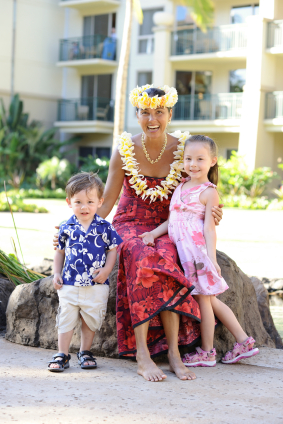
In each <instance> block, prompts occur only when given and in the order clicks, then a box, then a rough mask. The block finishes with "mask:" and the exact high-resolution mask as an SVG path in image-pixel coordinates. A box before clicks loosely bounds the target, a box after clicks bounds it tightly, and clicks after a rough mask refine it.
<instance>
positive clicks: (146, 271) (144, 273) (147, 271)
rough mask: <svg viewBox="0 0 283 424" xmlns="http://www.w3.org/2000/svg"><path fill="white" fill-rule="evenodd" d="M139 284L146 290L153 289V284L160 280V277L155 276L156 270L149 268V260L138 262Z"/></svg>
mask: <svg viewBox="0 0 283 424" xmlns="http://www.w3.org/2000/svg"><path fill="white" fill-rule="evenodd" d="M137 265H138V269H137V284H141V285H142V286H143V287H145V288H147V289H148V288H149V287H152V285H153V283H155V282H156V281H158V280H159V277H158V276H157V275H155V274H154V270H153V269H152V268H149V267H148V266H147V265H148V260H147V258H144V259H142V260H141V261H139V262H137Z"/></svg>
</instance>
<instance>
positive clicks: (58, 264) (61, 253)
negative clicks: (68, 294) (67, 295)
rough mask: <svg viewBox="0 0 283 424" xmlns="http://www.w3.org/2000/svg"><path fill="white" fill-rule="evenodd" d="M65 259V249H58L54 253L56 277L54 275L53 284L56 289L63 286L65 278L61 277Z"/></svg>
mask: <svg viewBox="0 0 283 424" xmlns="http://www.w3.org/2000/svg"><path fill="white" fill-rule="evenodd" d="M64 261H65V250H59V249H57V250H56V252H55V255H54V263H53V268H54V277H53V286H54V289H55V290H60V289H61V288H62V286H63V280H62V277H61V272H62V269H63V265H64Z"/></svg>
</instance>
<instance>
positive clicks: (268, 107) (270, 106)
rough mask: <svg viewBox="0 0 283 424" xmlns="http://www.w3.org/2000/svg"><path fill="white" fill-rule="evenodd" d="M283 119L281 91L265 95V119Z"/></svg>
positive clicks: (282, 92)
mask: <svg viewBox="0 0 283 424" xmlns="http://www.w3.org/2000/svg"><path fill="white" fill-rule="evenodd" d="M276 118H281V119H282V118H283V91H274V92H273V93H266V100H265V119H276Z"/></svg>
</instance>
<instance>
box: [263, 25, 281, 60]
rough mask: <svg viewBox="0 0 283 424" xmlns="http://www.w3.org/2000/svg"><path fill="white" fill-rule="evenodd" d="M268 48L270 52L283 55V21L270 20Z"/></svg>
mask: <svg viewBox="0 0 283 424" xmlns="http://www.w3.org/2000/svg"><path fill="white" fill-rule="evenodd" d="M266 48H267V51H268V53H272V54H281V55H283V21H273V22H268V26H267V43H266Z"/></svg>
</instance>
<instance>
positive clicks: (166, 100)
mask: <svg viewBox="0 0 283 424" xmlns="http://www.w3.org/2000/svg"><path fill="white" fill-rule="evenodd" d="M151 87H153V85H149V84H147V85H143V86H141V87H137V88H134V89H133V90H132V91H131V92H130V97H129V99H130V102H131V103H132V105H133V106H135V107H137V108H139V109H147V108H150V109H156V108H158V107H173V106H174V105H175V104H176V103H177V101H178V94H177V90H176V88H174V87H169V86H168V85H164V86H163V87H154V88H159V89H160V90H163V91H164V92H165V95H164V96H162V97H158V96H154V97H148V94H147V93H146V92H145V90H147V89H148V88H151Z"/></svg>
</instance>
